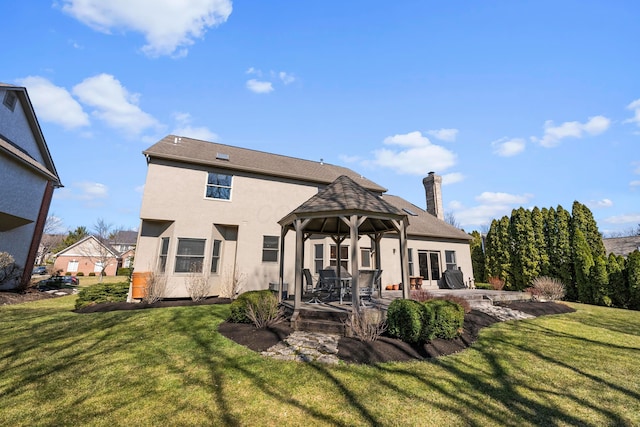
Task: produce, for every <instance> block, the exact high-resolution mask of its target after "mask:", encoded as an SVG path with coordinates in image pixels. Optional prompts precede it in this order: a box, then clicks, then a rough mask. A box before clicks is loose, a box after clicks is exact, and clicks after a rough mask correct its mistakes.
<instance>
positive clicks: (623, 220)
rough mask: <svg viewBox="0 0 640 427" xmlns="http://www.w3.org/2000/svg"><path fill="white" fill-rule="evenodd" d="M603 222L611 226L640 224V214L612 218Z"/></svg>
mask: <svg viewBox="0 0 640 427" xmlns="http://www.w3.org/2000/svg"><path fill="white" fill-rule="evenodd" d="M603 221H604V222H606V223H609V224H638V223H640V213H637V214H626V215H616V216H610V217H609V218H605V219H604V220H603Z"/></svg>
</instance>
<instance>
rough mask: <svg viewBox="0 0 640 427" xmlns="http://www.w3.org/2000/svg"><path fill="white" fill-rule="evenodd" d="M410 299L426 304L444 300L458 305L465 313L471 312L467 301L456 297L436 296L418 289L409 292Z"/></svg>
mask: <svg viewBox="0 0 640 427" xmlns="http://www.w3.org/2000/svg"><path fill="white" fill-rule="evenodd" d="M411 299H412V300H415V301H418V302H426V301H431V300H434V299H444V300H448V301H452V302H455V303H456V304H459V305H460V306H461V307H462V308H463V309H464V312H465V313H469V312H471V305H470V304H469V301H467V300H466V299H464V298H462V297H459V296H456V295H442V296H437V295H434V294H431V293H429V292H428V291H426V290H424V289H419V290H416V291H411Z"/></svg>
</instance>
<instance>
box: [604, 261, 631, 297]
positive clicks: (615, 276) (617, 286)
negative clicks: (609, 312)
mask: <svg viewBox="0 0 640 427" xmlns="http://www.w3.org/2000/svg"><path fill="white" fill-rule="evenodd" d="M624 272H625V260H624V257H622V256H618V255H615V254H613V253H611V254H609V259H608V260H607V273H608V274H609V292H610V295H611V302H612V304H613V305H614V306H615V307H620V308H627V307H628V306H629V287H628V284H627V278H626V277H625V274H624Z"/></svg>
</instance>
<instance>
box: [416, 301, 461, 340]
mask: <svg viewBox="0 0 640 427" xmlns="http://www.w3.org/2000/svg"><path fill="white" fill-rule="evenodd" d="M423 306H424V307H425V313H426V316H425V323H426V324H425V326H424V328H425V329H426V333H424V334H423V335H424V337H425V338H426V339H427V340H432V339H433V338H443V339H448V340H450V339H453V338H455V337H457V336H458V335H459V334H460V332H461V331H462V326H463V325H464V309H463V308H462V306H461V305H460V304H458V303H456V302H454V301H450V300H446V299H432V300H429V301H426V302H425V303H423Z"/></svg>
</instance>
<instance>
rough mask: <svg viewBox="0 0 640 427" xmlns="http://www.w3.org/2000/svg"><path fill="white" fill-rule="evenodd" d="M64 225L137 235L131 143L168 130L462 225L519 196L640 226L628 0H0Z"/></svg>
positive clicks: (475, 224)
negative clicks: (437, 199) (342, 169)
mask: <svg viewBox="0 0 640 427" xmlns="http://www.w3.org/2000/svg"><path fill="white" fill-rule="evenodd" d="M0 12H1V14H2V16H4V17H5V18H9V19H4V22H3V26H2V29H0V32H1V33H0V34H2V39H3V40H4V43H3V59H2V76H1V77H0V81H3V82H5V83H11V84H16V85H21V86H26V87H27V89H28V91H29V95H30V97H31V100H32V102H33V104H34V107H35V110H36V114H37V115H38V118H39V121H40V125H41V127H42V130H43V133H44V135H45V138H46V140H47V143H48V146H49V149H50V151H51V153H52V156H53V159H54V162H55V164H56V167H57V169H58V172H59V174H60V176H61V179H62V181H63V184H64V186H65V187H64V188H62V189H59V190H56V192H55V195H54V200H53V202H52V205H51V209H50V214H54V215H55V216H57V217H59V218H60V219H61V220H62V222H63V224H64V228H67V229H73V228H75V227H77V226H80V225H84V226H87V227H88V228H91V227H92V225H93V224H95V222H96V221H97V220H98V219H99V218H101V219H104V220H105V221H106V222H108V223H111V224H113V225H114V226H118V227H125V228H134V229H135V228H137V227H138V224H139V209H140V202H141V196H142V190H143V186H144V182H145V174H146V164H145V160H144V157H143V155H142V154H141V152H142V151H143V150H144V149H146V148H148V147H149V146H150V145H152V144H153V143H155V142H156V141H158V140H159V139H161V138H162V137H164V136H165V135H167V134H170V133H175V134H179V135H184V136H190V137H194V138H200V139H205V140H211V141H216V142H220V143H224V144H230V145H235V146H239V147H244V148H250V149H256V150H261V151H267V152H272V153H278V154H284V155H289V156H293V157H300V158H304V159H309V160H320V159H323V160H324V161H325V162H328V163H333V164H339V165H343V166H347V167H350V168H352V169H354V170H356V171H358V172H360V173H361V174H362V175H364V176H366V177H368V178H369V179H372V180H373V181H375V182H377V183H379V184H381V185H383V186H385V187H386V188H388V189H389V193H390V194H395V195H398V196H401V197H403V198H405V199H407V200H409V201H410V202H412V203H414V204H416V205H417V206H419V207H422V208H424V207H425V196H424V188H423V187H422V178H423V177H424V176H426V174H427V173H428V172H429V171H435V172H436V173H438V174H440V175H442V176H443V177H444V186H443V201H444V208H445V211H447V212H451V213H453V215H454V216H455V218H456V220H457V221H458V222H459V223H460V225H461V226H462V227H463V228H464V229H465V230H467V231H471V230H474V229H478V230H481V229H483V227H486V226H487V225H488V224H489V223H490V221H491V219H493V218H500V217H502V216H503V215H509V214H510V213H511V210H512V209H513V208H518V207H520V206H524V207H526V208H531V207H533V206H538V207H551V206H553V207H556V206H557V205H562V206H563V207H564V208H566V209H571V204H572V203H573V201H574V200H578V201H580V202H581V203H584V204H586V205H587V206H589V207H590V208H591V210H592V212H593V214H594V216H595V218H596V220H597V222H598V226H599V228H600V230H601V231H602V232H604V233H611V232H619V231H624V230H629V229H631V228H635V227H637V225H638V224H639V223H640V78H639V76H640V49H638V40H640V25H638V22H640V3H638V2H636V1H610V0H609V1H587V0H580V1H544V0H543V1H535V2H510V1H467V2H436V1H403V0H399V1H396V2H371V1H366V2H365V1H356V0H354V1H346V2H345V1H331V0H328V1H298V2H294V1H278V0H273V1H268V2H267V1H245V2H231V1H228V0H197V1H196V0H193V1H189V0H126V1H125V0H112V1H108V2H105V1H102V0H82V1H81V0H56V1H53V2H51V1H49V2H47V1H39V2H3V3H2V5H0Z"/></svg>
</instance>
